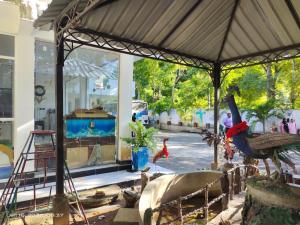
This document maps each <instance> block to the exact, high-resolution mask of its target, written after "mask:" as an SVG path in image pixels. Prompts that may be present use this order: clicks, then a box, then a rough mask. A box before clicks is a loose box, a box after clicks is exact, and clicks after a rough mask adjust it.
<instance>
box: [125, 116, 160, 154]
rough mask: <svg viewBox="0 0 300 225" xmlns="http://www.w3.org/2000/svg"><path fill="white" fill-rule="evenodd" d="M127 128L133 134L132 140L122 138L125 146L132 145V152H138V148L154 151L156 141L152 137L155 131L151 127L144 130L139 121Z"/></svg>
mask: <svg viewBox="0 0 300 225" xmlns="http://www.w3.org/2000/svg"><path fill="white" fill-rule="evenodd" d="M129 127H130V129H131V131H132V132H134V134H135V137H133V138H122V140H123V141H125V142H126V143H127V144H129V145H132V147H133V151H135V152H137V151H139V147H148V148H149V149H150V150H152V151H156V141H155V139H154V135H155V134H156V133H157V130H156V129H155V128H153V127H151V128H148V129H147V128H146V127H145V126H144V125H143V124H142V122H141V121H137V122H131V123H129Z"/></svg>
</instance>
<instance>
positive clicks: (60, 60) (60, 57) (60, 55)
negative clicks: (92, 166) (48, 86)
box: [55, 39, 64, 195]
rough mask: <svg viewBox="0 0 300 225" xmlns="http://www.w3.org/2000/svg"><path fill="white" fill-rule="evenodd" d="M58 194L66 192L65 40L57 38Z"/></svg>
mask: <svg viewBox="0 0 300 225" xmlns="http://www.w3.org/2000/svg"><path fill="white" fill-rule="evenodd" d="M56 54H57V57H56V60H57V61H56V76H55V100H56V101H55V104H56V194H57V195H63V194H64V144H63V142H64V117H63V67H64V42H63V40H62V39H61V40H60V39H59V40H56Z"/></svg>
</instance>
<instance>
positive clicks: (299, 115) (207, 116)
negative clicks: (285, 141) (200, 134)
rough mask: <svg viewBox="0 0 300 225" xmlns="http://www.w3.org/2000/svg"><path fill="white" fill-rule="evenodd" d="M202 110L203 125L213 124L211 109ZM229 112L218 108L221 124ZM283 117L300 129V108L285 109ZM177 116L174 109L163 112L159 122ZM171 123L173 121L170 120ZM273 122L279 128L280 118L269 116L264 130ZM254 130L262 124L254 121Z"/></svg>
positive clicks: (256, 130) (260, 129)
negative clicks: (294, 122)
mask: <svg viewBox="0 0 300 225" xmlns="http://www.w3.org/2000/svg"><path fill="white" fill-rule="evenodd" d="M202 111H203V125H201V126H203V127H205V124H207V123H209V124H211V127H212V126H213V124H214V112H213V111H212V110H202ZM227 112H229V110H226V109H220V124H222V121H223V120H224V118H226V113H227ZM246 115H247V112H244V113H242V120H245V121H246ZM284 117H286V118H293V119H295V121H296V125H297V129H300V109H295V110H286V111H285V112H284ZM173 118H175V119H176V120H175V119H173ZM177 118H179V120H180V116H178V115H177V114H176V111H172V113H171V114H170V115H168V113H167V112H163V113H162V114H161V115H160V123H167V121H168V120H171V121H173V120H174V121H177V120H178V119H177ZM199 120H200V119H199V117H198V116H196V113H195V115H194V116H193V121H191V122H190V123H191V124H192V123H194V122H197V123H199ZM254 120H255V118H252V119H251V120H250V121H248V122H250V124H252V121H254ZM172 123H173V122H172ZM273 123H275V124H276V126H277V127H278V129H279V126H280V123H281V119H278V118H275V117H271V118H269V119H268V120H267V121H266V131H267V132H269V131H271V127H272V124H273ZM173 124H177V123H173ZM253 131H254V132H263V126H262V123H256V125H255V127H254V130H253Z"/></svg>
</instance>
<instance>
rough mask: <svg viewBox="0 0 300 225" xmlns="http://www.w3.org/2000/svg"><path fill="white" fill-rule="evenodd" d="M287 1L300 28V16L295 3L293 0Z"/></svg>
mask: <svg viewBox="0 0 300 225" xmlns="http://www.w3.org/2000/svg"><path fill="white" fill-rule="evenodd" d="M285 3H286V5H287V7H288V8H289V10H290V12H291V14H292V16H293V18H294V20H295V22H296V24H297V25H298V29H300V18H299V15H298V13H297V11H296V9H295V8H294V6H293V3H292V2H291V0H285Z"/></svg>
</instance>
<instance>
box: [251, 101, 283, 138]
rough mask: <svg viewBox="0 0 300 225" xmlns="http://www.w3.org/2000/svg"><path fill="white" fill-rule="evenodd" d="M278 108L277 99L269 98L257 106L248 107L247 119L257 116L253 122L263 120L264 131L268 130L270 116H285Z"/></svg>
mask: <svg viewBox="0 0 300 225" xmlns="http://www.w3.org/2000/svg"><path fill="white" fill-rule="evenodd" d="M274 108H276V102H275V100H269V101H267V102H265V103H262V104H260V105H257V106H255V107H254V108H252V109H247V115H246V119H247V120H248V121H249V120H250V119H251V118H256V120H255V121H253V123H254V124H255V123H257V122H261V123H262V124H263V132H264V133H265V131H266V120H267V119H268V118H270V117H277V118H283V112H280V111H278V110H274Z"/></svg>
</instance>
